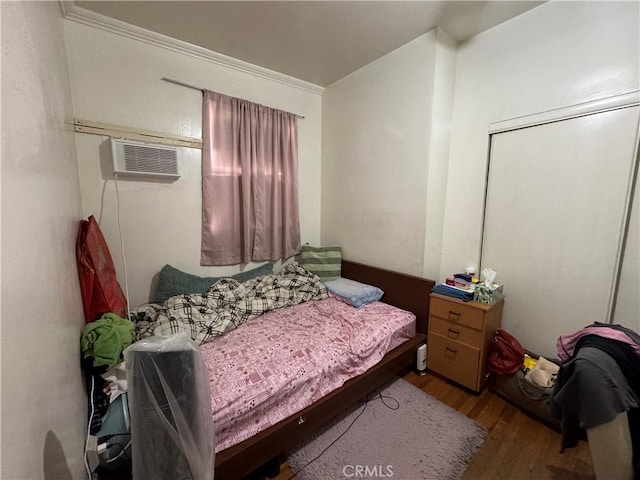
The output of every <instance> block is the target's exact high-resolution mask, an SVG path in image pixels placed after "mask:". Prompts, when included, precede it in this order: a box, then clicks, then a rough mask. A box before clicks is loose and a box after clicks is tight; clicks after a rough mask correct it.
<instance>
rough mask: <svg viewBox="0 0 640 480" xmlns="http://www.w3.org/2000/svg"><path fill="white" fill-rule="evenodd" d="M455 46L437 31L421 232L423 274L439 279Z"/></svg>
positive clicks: (453, 93)
mask: <svg viewBox="0 0 640 480" xmlns="http://www.w3.org/2000/svg"><path fill="white" fill-rule="evenodd" d="M456 56H457V44H456V43H455V42H454V41H453V40H452V39H451V37H449V35H447V33H446V32H444V31H443V30H441V29H438V31H437V39H436V56H435V71H434V85H433V106H432V115H431V122H430V125H429V133H430V138H429V165H428V169H429V173H428V176H427V183H426V189H427V207H426V208H427V210H426V219H425V232H424V239H425V240H424V258H423V267H422V275H423V276H424V277H426V278H433V279H440V278H441V274H440V259H441V257H442V229H443V224H444V212H445V199H446V191H447V174H448V171H449V145H450V142H451V116H452V114H453V102H454V96H455V80H456Z"/></svg>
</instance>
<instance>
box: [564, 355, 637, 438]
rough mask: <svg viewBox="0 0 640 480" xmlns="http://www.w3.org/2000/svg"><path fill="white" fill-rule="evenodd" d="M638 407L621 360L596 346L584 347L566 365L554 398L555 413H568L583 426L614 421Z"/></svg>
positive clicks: (588, 426) (589, 426)
mask: <svg viewBox="0 0 640 480" xmlns="http://www.w3.org/2000/svg"><path fill="white" fill-rule="evenodd" d="M636 407H638V399H637V398H636V396H635V395H634V393H633V391H632V390H631V387H630V386H629V383H628V382H627V379H626V378H625V376H624V374H623V373H622V371H621V370H620V367H619V366H618V363H617V362H616V361H615V360H614V359H613V358H611V356H609V355H608V354H607V353H605V352H603V351H602V350H600V349H598V348H594V347H583V348H581V349H580V350H579V351H578V353H577V355H576V356H575V357H573V358H572V359H571V360H569V361H568V362H566V363H565V364H563V365H562V369H561V370H560V372H559V374H558V379H557V382H556V386H555V389H554V392H553V398H552V400H551V410H552V413H553V414H554V415H555V416H557V417H563V420H564V417H565V416H566V414H568V415H570V416H571V417H573V418H574V419H575V420H577V421H578V425H579V427H580V428H585V429H586V428H591V427H595V426H597V425H602V424H603V423H607V422H610V421H611V420H613V419H614V418H615V417H616V416H617V415H618V414H619V413H621V412H626V411H627V410H629V409H630V408H636Z"/></svg>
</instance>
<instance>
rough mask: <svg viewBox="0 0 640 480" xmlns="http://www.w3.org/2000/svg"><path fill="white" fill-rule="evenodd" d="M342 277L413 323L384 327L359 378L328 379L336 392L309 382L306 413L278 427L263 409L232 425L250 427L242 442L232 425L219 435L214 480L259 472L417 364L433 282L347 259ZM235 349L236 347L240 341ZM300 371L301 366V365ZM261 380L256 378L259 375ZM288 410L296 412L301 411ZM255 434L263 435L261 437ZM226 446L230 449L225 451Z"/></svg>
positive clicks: (206, 352) (359, 367)
mask: <svg viewBox="0 0 640 480" xmlns="http://www.w3.org/2000/svg"><path fill="white" fill-rule="evenodd" d="M342 276H343V277H345V278H350V279H352V280H356V281H360V282H363V283H368V284H370V285H375V286H377V287H379V288H381V289H382V290H383V291H384V296H383V297H382V299H381V302H384V303H385V304H388V305H393V306H396V307H399V308H401V309H404V310H407V311H409V312H412V313H413V315H415V324H413V321H412V320H411V321H410V323H411V324H410V325H409V324H408V323H407V319H406V317H404V318H401V317H402V315H399V316H398V317H397V318H395V319H394V320H393V321H390V322H389V324H390V325H388V328H386V327H382V329H383V330H388V331H387V332H382V333H380V336H382V335H385V337H384V338H385V339H386V340H384V341H383V342H382V343H384V345H382V347H381V349H379V350H375V351H373V350H372V351H371V352H369V351H367V354H366V355H361V356H362V358H363V362H362V363H358V364H354V365H353V369H354V371H355V372H356V374H357V376H355V377H354V378H351V379H350V380H347V381H346V382H344V383H343V379H341V378H340V375H341V374H342V372H338V373H337V374H335V375H334V374H331V375H324V376H325V377H330V378H334V377H335V378H334V379H335V381H336V382H337V383H338V384H341V386H339V387H338V388H335V385H324V384H322V382H321V380H323V379H322V378H316V379H315V380H313V381H312V382H311V383H312V384H313V385H310V384H307V385H306V388H308V390H311V389H312V388H313V389H314V391H313V392H310V391H309V392H307V393H309V394H310V397H311V400H312V403H311V404H310V405H309V406H306V407H304V408H302V410H300V411H297V412H296V413H293V414H290V415H288V416H286V417H285V418H283V419H281V420H279V421H274V422H270V420H269V418H270V415H271V414H270V413H268V412H262V411H259V410H258V411H257V412H256V413H257V415H256V416H253V417H249V418H247V419H244V420H237V421H236V420H234V422H236V424H239V423H244V424H245V425H244V426H245V427H247V426H249V429H248V430H246V429H245V433H243V434H241V436H240V438H237V437H235V435H236V431H235V430H234V428H233V427H234V425H231V423H230V424H229V425H228V430H225V432H224V433H223V432H222V431H221V432H220V436H221V437H222V438H220V439H217V440H218V444H219V446H221V447H223V448H217V450H219V451H217V453H216V457H215V478H216V479H221V480H224V479H241V478H243V477H245V476H246V475H248V474H250V473H251V472H253V471H254V470H255V469H256V468H259V467H260V466H261V465H263V464H265V463H266V462H268V461H270V460H271V459H273V458H275V457H278V456H279V455H280V454H282V453H283V452H284V451H285V450H286V449H287V448H288V447H289V446H291V445H293V444H295V442H297V441H298V440H299V439H300V438H301V437H303V436H304V435H305V434H306V433H308V432H310V431H312V430H313V429H315V428H318V427H319V426H321V425H322V424H323V423H325V422H327V421H328V420H330V419H331V418H332V417H334V416H335V415H337V414H338V413H340V412H341V411H342V410H344V409H345V408H347V407H348V406H350V405H351V404H353V403H355V402H356V401H357V400H359V399H360V398H362V397H363V396H365V395H366V394H367V393H369V392H371V391H372V390H374V389H375V388H377V387H378V386H380V385H382V384H383V383H384V382H386V381H387V380H389V379H391V378H392V377H393V376H395V375H397V374H398V373H399V372H401V371H403V370H405V369H407V368H409V367H410V366H411V365H412V364H413V363H414V361H415V352H416V349H417V348H418V347H419V346H420V345H421V344H423V343H424V342H425V341H426V331H427V319H428V308H429V302H428V298H429V293H430V291H431V289H432V288H433V285H434V283H433V282H432V281H430V280H426V279H423V278H419V277H414V276H410V275H404V274H399V273H396V272H391V271H388V270H384V269H379V268H376V267H371V266H367V265H363V264H359V263H355V262H349V261H346V260H343V262H342ZM322 302H325V303H323V305H325V306H324V307H323V308H325V309H327V308H328V309H329V310H327V311H325V312H324V313H325V314H327V315H329V316H330V315H331V312H332V310H331V309H332V308H333V307H336V308H337V306H336V305H333V304H332V299H329V301H326V300H323V301H322ZM309 303H315V302H309ZM332 305H333V306H332ZM289 308H294V307H288V309H289ZM295 308H300V309H301V312H305V309H306V308H311V307H309V306H305V305H300V306H298V307H295ZM351 308H352V307H351ZM377 308H379V309H381V310H380V311H381V312H383V313H384V308H385V306H378V307H377ZM292 311H293V310H292ZM289 313H291V312H289ZM266 315H270V314H266ZM303 315H306V313H303ZM411 318H413V317H411ZM359 321H361V320H357V319H356V320H354V322H356V323H355V325H357V322H359ZM391 324H393V326H391ZM247 327H249V328H248V329H247V335H248V334H249V333H250V330H251V326H250V325H247ZM372 328H373V327H372ZM328 329H329V328H328ZM236 332H238V333H236V334H235V335H236V336H238V335H239V331H236ZM232 333H233V332H231V333H230V334H229V337H230V338H233V336H232V335H231V334H232ZM376 336H378V334H376ZM212 343H213V344H215V342H212ZM232 343H233V342H232ZM237 346H238V342H236V347H237ZM213 350H214V346H212V344H205V345H203V346H202V347H201V352H202V354H203V358H205V363H206V362H207V358H209V361H210V362H215V357H211V355H212V352H213ZM231 351H232V350H230V351H229V353H230V352H231ZM218 353H220V352H218ZM360 353H361V352H360ZM299 368H303V367H300V366H299ZM267 370H268V369H267ZM320 377H323V375H320ZM257 380H258V376H257V375H256V381H257ZM304 389H305V386H304V385H302V386H301V385H297V386H296V385H292V386H291V387H290V390H291V391H290V392H289V394H290V396H294V397H295V393H296V392H297V393H298V394H299V393H300V391H301V390H304ZM212 392H213V390H212ZM326 392H329V393H326ZM257 395H261V394H257ZM218 397H219V396H218ZM216 398H217V397H216V394H215V392H213V393H212V403H213V404H214V411H215V410H216V405H215V403H216ZM218 400H219V401H221V402H223V400H224V399H222V398H218ZM276 403H277V402H276ZM247 405H248V407H250V406H251V403H250V401H249V403H248V404H247ZM248 407H245V408H244V410H245V411H246V410H250V408H248ZM287 408H291V411H295V410H296V408H297V407H287ZM285 411H286V410H285ZM280 416H282V413H280ZM275 418H278V417H275ZM260 422H268V423H266V424H264V425H255V430H256V431H252V430H251V426H252V425H253V424H254V423H256V424H259V423H260ZM271 423H273V424H271ZM224 428H226V427H224ZM257 430H261V431H259V432H257ZM245 437H246V438H245ZM238 441H239V443H238ZM227 445H231V446H228V448H227Z"/></svg>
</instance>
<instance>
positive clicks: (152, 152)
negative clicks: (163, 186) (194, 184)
mask: <svg viewBox="0 0 640 480" xmlns="http://www.w3.org/2000/svg"><path fill="white" fill-rule="evenodd" d="M111 150H112V152H113V171H114V173H117V174H119V175H144V176H146V177H158V178H168V179H176V178H179V177H180V169H179V163H178V149H177V148H176V147H167V146H164V145H151V144H148V143H141V142H133V141H130V140H119V139H115V138H112V139H111Z"/></svg>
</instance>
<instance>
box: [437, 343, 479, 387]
mask: <svg viewBox="0 0 640 480" xmlns="http://www.w3.org/2000/svg"><path fill="white" fill-rule="evenodd" d="M427 344H428V347H427V355H428V359H427V368H428V369H430V370H433V371H434V372H437V373H439V374H440V375H444V376H445V377H447V378H450V379H451V380H453V381H454V382H458V383H459V384H461V385H464V386H465V387H469V388H471V389H473V390H477V389H478V385H477V382H478V362H479V359H480V350H479V349H478V348H474V347H470V346H468V345H464V344H462V343H459V342H455V341H453V340H448V339H447V338H445V337H443V336H441V335H438V334H437V333H432V332H431V333H429V335H428V336H427Z"/></svg>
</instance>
